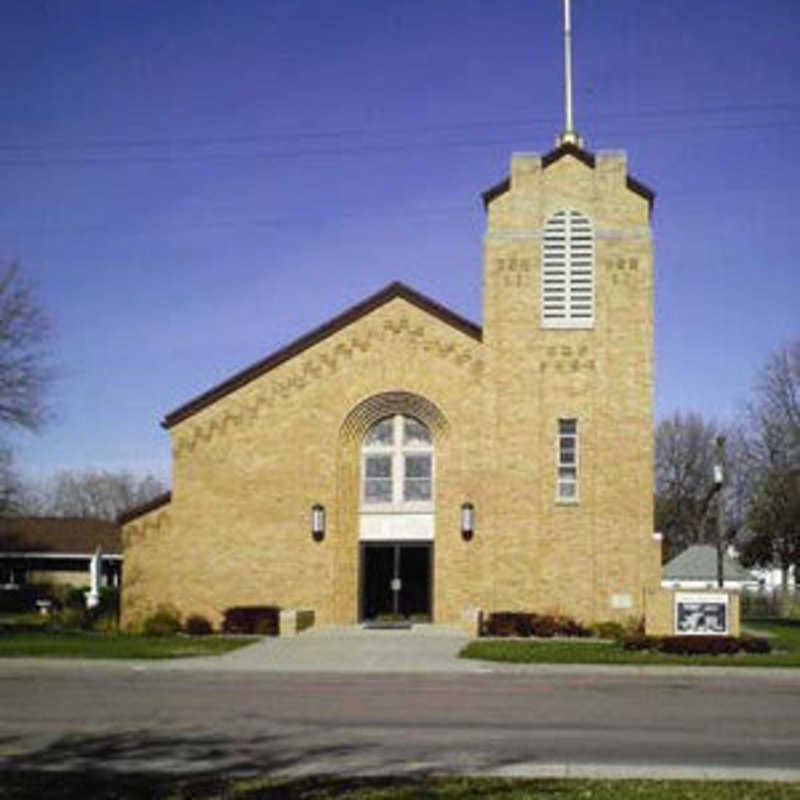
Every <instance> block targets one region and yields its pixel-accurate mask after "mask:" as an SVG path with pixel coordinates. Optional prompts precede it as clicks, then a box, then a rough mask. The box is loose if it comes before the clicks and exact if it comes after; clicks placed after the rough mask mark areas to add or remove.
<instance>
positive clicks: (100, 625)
mask: <svg viewBox="0 0 800 800" xmlns="http://www.w3.org/2000/svg"><path fill="white" fill-rule="evenodd" d="M87 627H89V628H91V630H93V631H96V632H97V633H117V631H119V617H118V616H116V615H115V614H97V615H94V614H93V615H91V616H90V617H89V624H88V626H87Z"/></svg>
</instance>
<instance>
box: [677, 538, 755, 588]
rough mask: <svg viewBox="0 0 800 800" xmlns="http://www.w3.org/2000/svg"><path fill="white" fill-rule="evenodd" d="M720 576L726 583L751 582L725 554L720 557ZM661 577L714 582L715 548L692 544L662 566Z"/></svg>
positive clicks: (743, 571)
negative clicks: (721, 575)
mask: <svg viewBox="0 0 800 800" xmlns="http://www.w3.org/2000/svg"><path fill="white" fill-rule="evenodd" d="M722 574H723V577H724V579H725V580H728V581H752V580H753V577H752V575H750V573H749V572H747V570H745V569H744V568H743V567H742V566H740V565H739V564H738V563H737V562H736V561H734V560H733V559H732V558H730V556H728V555H727V554H725V555H723V557H722ZM661 577H662V578H664V579H665V580H672V581H680V580H683V581H716V580H717V548H716V547H713V546H712V545H710V544H693V545H692V546H691V547H687V548H686V550H684V551H683V552H682V553H679V554H678V555H677V556H675V558H673V559H672V560H671V561H668V562H667V563H666V564H664V566H663V568H662V570H661Z"/></svg>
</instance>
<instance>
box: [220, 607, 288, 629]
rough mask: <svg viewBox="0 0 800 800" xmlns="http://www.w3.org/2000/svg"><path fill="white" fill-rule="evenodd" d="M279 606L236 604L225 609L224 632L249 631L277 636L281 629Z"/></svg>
mask: <svg viewBox="0 0 800 800" xmlns="http://www.w3.org/2000/svg"><path fill="white" fill-rule="evenodd" d="M280 611H281V610H280V608H278V607H277V606H235V607H234V608H228V609H226V610H225V617H224V620H223V622H222V631H223V633H249V634H254V633H255V634H260V635H262V636H277V635H278V633H279V629H280Z"/></svg>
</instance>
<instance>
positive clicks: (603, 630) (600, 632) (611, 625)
mask: <svg viewBox="0 0 800 800" xmlns="http://www.w3.org/2000/svg"><path fill="white" fill-rule="evenodd" d="M592 633H593V634H594V635H595V636H597V637H599V638H600V639H614V640H616V641H619V640H620V639H624V638H625V636H626V635H627V631H626V629H625V626H624V625H623V624H622V623H620V622H614V621H613V620H608V621H606V622H597V623H595V624H594V625H593V626H592Z"/></svg>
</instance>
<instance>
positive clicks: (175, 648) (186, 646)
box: [0, 630, 253, 658]
mask: <svg viewBox="0 0 800 800" xmlns="http://www.w3.org/2000/svg"><path fill="white" fill-rule="evenodd" d="M252 641H253V640H252V639H243V638H226V637H222V636H133V635H130V634H124V633H83V632H78V631H75V632H72V631H70V632H61V633H58V632H53V631H42V632H38V631H37V632H21V631H13V630H12V631H10V632H0V658H9V657H23V656H24V657H47V658H187V657H190V656H216V655H221V654H222V653H227V652H229V651H230V650H236V649H237V648H239V647H243V646H244V645H246V644H251V643H252Z"/></svg>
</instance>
